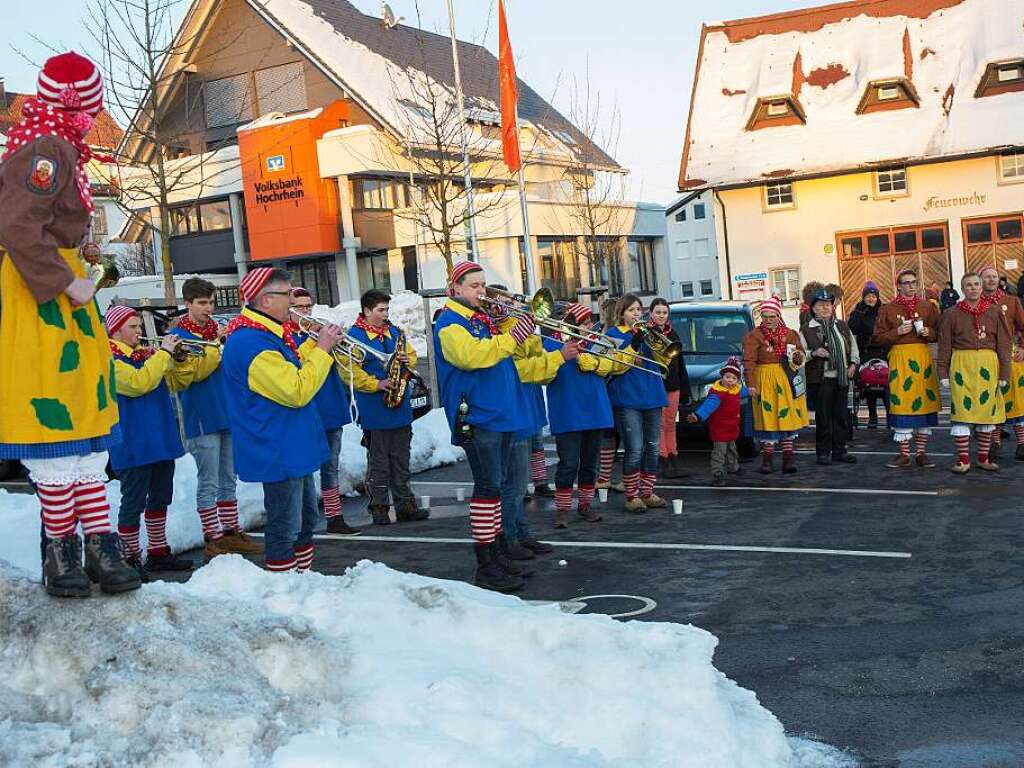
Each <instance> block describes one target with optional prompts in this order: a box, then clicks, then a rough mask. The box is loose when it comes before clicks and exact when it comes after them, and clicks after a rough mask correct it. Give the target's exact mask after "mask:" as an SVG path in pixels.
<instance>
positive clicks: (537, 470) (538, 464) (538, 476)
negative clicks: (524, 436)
mask: <svg viewBox="0 0 1024 768" xmlns="http://www.w3.org/2000/svg"><path fill="white" fill-rule="evenodd" d="M530 479H531V480H532V481H533V484H534V485H543V484H544V483H546V482H547V481H548V466H547V464H545V463H544V451H542V450H541V451H533V452H532V453H531V454H530Z"/></svg>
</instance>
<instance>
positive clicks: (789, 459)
mask: <svg viewBox="0 0 1024 768" xmlns="http://www.w3.org/2000/svg"><path fill="white" fill-rule="evenodd" d="M760 313H761V325H759V326H758V327H757V328H755V329H754V330H752V331H750V332H748V333H747V335H746V336H744V337H743V369H744V372H745V376H746V381H747V388H748V389H749V390H750V397H751V398H752V400H753V411H754V435H755V436H756V437H757V439H758V440H759V441H760V442H761V470H760V471H761V474H765V475H767V474H769V473H771V472H772V470H773V467H772V457H773V456H774V455H775V446H776V445H781V446H782V471H783V473H784V474H787V475H791V474H793V473H794V472H796V460H795V458H794V454H793V441H794V440H795V439H796V436H797V433H798V432H799V431H800V428H801V427H806V426H807V423H808V420H807V396H806V395H805V393H804V391H803V389H802V388H800V389H798V390H797V391H794V387H793V385H792V384H791V382H790V377H789V376H788V375H787V373H786V370H785V369H784V368H783V366H786V367H787V368H789V370H790V371H791V372H795V371H796V370H797V369H799V367H800V366H802V365H803V363H804V356H805V355H804V352H805V350H804V345H803V341H802V339H801V337H800V334H799V333H797V332H796V331H794V330H793V329H791V328H787V327H786V324H785V323H784V322H783V320H782V304H781V302H780V301H779V298H778V296H772V297H771V298H770V299H767V300H766V301H763V302H761V306H760ZM797 392H799V394H798V393H797Z"/></svg>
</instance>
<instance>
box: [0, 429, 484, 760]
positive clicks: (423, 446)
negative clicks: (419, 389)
mask: <svg viewBox="0 0 1024 768" xmlns="http://www.w3.org/2000/svg"><path fill="white" fill-rule="evenodd" d="M362 438H363V432H362V430H361V429H359V427H358V426H357V425H355V424H350V425H349V426H347V427H345V431H344V436H343V439H342V449H341V490H342V493H346V494H348V493H350V492H351V491H352V488H353V485H355V484H356V483H361V482H362V481H363V478H364V477H365V476H366V449H364V448H363V447H362V446H361V445H360V444H359V442H360V440H362ZM465 455H466V454H465V452H464V451H463V450H462V449H461V448H457V447H456V446H454V445H452V444H451V432H450V430H449V429H448V422H447V421H446V420H445V416H444V411H442V410H440V409H436V410H433V411H431V412H430V413H428V414H427V415H425V416H424V417H423V418H421V419H417V420H416V421H415V422H413V425H412V450H411V455H410V467H411V469H412V471H413V472H422V471H423V470H425V469H430V468H431V467H439V466H441V465H443V464H453V463H455V462H456V461H461V460H462V459H464V458H465ZM107 496H108V498H109V499H110V506H111V513H110V514H111V520H112V521H113V522H114V523H115V524H116V523H117V513H118V510H119V509H120V506H121V484H120V483H119V482H117V481H114V482H112V483H109V484H108V485H107ZM195 500H196V464H195V460H194V459H193V458H192V456H190V455H188V454H186V455H185V456H183V457H182V458H180V459H178V462H177V465H176V467H175V472H174V501H173V502H172V503H171V507H170V509H168V511H167V542H168V544H170V546H171V549H173V550H174V551H175V552H183V551H185V550H188V549H192V548H194V547H198V546H201V545H202V543H203V530H202V527H201V526H200V524H199V516H198V515H197V514H196V506H195ZM238 511H239V515H240V517H241V520H242V525H243V526H244V527H245V528H246V529H249V528H252V527H254V526H257V525H262V524H263V522H264V520H265V512H264V509H263V487H262V486H261V485H259V484H257V483H241V482H240V483H239V484H238ZM142 541H143V543H145V541H146V528H145V526H143V527H142ZM0 560H7V561H8V562H10V563H12V564H13V565H15V566H17V567H18V568H22V569H24V570H26V571H28V572H29V573H31V574H33V575H34V576H38V575H39V573H40V565H39V502H38V501H37V500H36V497H35V496H32V495H29V494H22V493H10V492H8V491H6V490H3V489H0ZM0 765H2V762H0Z"/></svg>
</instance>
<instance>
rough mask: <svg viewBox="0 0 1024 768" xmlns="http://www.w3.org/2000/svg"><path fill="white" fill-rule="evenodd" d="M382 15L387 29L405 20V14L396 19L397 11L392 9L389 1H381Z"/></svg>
mask: <svg viewBox="0 0 1024 768" xmlns="http://www.w3.org/2000/svg"><path fill="white" fill-rule="evenodd" d="M380 15H381V19H382V20H383V21H384V28H385V29H394V28H395V27H397V26H398V25H399V24H400V23H401V22H402V21H404V20H405V16H399V17H398V18H397V19H396V18H395V12H394V11H392V10H391V6H390V5H388V4H387V3H381V4H380Z"/></svg>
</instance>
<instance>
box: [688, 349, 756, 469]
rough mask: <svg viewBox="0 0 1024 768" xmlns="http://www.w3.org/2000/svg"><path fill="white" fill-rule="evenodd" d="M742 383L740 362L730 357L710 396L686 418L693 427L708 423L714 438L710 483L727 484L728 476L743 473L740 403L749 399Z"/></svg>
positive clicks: (712, 386) (712, 439)
mask: <svg viewBox="0 0 1024 768" xmlns="http://www.w3.org/2000/svg"><path fill="white" fill-rule="evenodd" d="M747 394H748V393H747V388H746V387H745V386H743V385H742V384H741V383H740V361H739V358H737V357H730V358H729V359H728V360H726V361H725V365H723V366H722V370H721V371H720V372H719V379H718V381H716V382H715V383H714V384H712V385H711V389H710V390H709V391H708V396H707V397H706V398H705V400H704V402H703V403H701V405H700V408H698V409H697V410H696V411H695V412H694V413H691V414H690V415H689V416H687V417H686V420H687V421H688V422H690V423H691V424H696V423H697V422H698V421H703V422H706V423H707V425H708V435H709V436H710V437H711V442H712V448H711V484H712V485H714V486H716V487H717V486H722V485H725V475H726V473H728V474H730V475H738V474H740V461H739V455H738V454H737V453H736V440H737V439H738V438H739V436H740V401H741V400H742V399H743V398H744V397H746V396H747Z"/></svg>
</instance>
